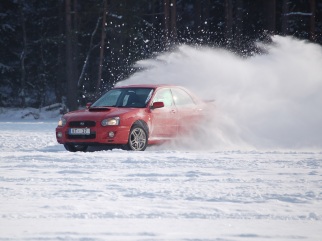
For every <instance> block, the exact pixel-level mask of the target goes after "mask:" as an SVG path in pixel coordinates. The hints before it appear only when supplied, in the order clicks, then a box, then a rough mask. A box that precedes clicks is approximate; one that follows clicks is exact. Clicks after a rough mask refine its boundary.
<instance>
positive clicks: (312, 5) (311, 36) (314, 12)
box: [309, 0, 316, 41]
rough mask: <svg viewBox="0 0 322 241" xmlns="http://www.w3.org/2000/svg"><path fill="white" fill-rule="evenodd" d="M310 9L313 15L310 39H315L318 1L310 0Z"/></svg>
mask: <svg viewBox="0 0 322 241" xmlns="http://www.w3.org/2000/svg"><path fill="white" fill-rule="evenodd" d="M309 3H310V11H311V17H310V34H309V36H310V40H311V41H315V40H316V36H315V14H316V1H315V0H310V2H309Z"/></svg>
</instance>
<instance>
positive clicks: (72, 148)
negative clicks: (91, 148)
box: [64, 144, 87, 152]
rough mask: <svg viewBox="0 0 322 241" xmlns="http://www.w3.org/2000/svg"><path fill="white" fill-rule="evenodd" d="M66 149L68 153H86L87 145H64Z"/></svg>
mask: <svg viewBox="0 0 322 241" xmlns="http://www.w3.org/2000/svg"><path fill="white" fill-rule="evenodd" d="M64 147H65V149H66V150H67V151H70V152H77V151H83V152H85V151H86V150H87V146H86V145H75V144H64Z"/></svg>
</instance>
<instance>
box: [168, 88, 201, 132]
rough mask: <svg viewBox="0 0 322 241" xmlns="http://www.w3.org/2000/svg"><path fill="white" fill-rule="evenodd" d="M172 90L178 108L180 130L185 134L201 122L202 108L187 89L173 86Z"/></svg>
mask: <svg viewBox="0 0 322 241" xmlns="http://www.w3.org/2000/svg"><path fill="white" fill-rule="evenodd" d="M171 92H172V95H173V100H174V104H175V106H176V108H177V120H178V131H179V132H180V133H181V134H182V133H183V134H184V133H186V132H187V131H189V130H192V128H194V127H196V125H197V124H198V123H199V120H200V110H201V109H200V108H199V107H198V105H197V104H196V103H195V101H194V100H193V98H192V97H191V96H190V95H189V94H188V93H187V92H186V91H185V90H183V89H181V88H175V87H173V88H171Z"/></svg>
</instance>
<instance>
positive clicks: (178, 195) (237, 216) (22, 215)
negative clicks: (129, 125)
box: [0, 118, 322, 241]
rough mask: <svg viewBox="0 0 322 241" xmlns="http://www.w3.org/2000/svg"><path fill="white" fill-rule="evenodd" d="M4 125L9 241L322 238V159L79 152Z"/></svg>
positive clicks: (0, 188) (21, 126) (0, 231)
mask: <svg viewBox="0 0 322 241" xmlns="http://www.w3.org/2000/svg"><path fill="white" fill-rule="evenodd" d="M55 127H56V118H49V119H46V120H23V121H21V120H20V121H9V120H1V122H0V138H1V142H0V150H1V154H0V204H1V205H0V240H195V241H197V240H207V241H208V240H227V241H228V240H229V241H232V240H243V241H244V240H256V241H257V240H274V241H276V240H283V241H284V240H310V241H313V240H316V241H320V240H321V239H322V229H321V227H322V171H321V167H322V152H297V151H288V152H282V151H269V152H268V151H267V152H263V151H262V152H261V151H238V150H231V151H211V150H210V151H189V150H181V151H178V150H173V149H171V148H167V147H150V148H148V149H147V150H146V151H145V152H128V151H123V150H112V151H111V150H96V151H94V150H92V151H90V152H87V153H69V152H67V151H65V150H64V148H63V147H62V146H61V145H59V144H57V143H56V140H55V134H54V129H55Z"/></svg>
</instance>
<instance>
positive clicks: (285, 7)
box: [282, 0, 289, 35]
mask: <svg viewBox="0 0 322 241" xmlns="http://www.w3.org/2000/svg"><path fill="white" fill-rule="evenodd" d="M288 5H289V2H288V0H283V8H282V34H283V35H287V34H288V11H289V8H288Z"/></svg>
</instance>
